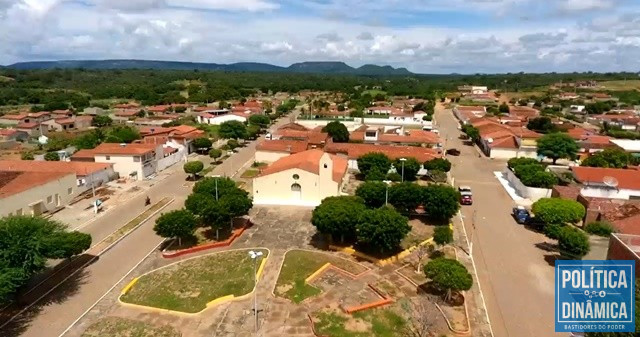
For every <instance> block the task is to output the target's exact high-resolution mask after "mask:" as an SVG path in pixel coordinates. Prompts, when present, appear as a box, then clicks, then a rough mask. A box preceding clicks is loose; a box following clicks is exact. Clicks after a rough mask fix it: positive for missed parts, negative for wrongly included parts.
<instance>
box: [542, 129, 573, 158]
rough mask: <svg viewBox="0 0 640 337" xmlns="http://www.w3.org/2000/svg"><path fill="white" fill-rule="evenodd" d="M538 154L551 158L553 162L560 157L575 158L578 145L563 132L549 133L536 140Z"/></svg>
mask: <svg viewBox="0 0 640 337" xmlns="http://www.w3.org/2000/svg"><path fill="white" fill-rule="evenodd" d="M537 143H538V155H540V156H545V157H547V158H551V159H552V160H553V163H554V164H555V163H556V161H557V160H558V159H560V158H568V159H571V160H573V159H575V158H576V155H577V154H578V150H579V149H580V147H579V146H578V143H576V141H575V140H574V139H573V138H571V137H569V135H567V134H564V133H550V134H547V135H544V136H543V137H542V138H539V139H538V140H537Z"/></svg>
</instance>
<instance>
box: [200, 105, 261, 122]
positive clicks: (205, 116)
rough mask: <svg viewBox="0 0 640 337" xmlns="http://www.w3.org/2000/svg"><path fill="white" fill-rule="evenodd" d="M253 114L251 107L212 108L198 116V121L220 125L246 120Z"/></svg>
mask: <svg viewBox="0 0 640 337" xmlns="http://www.w3.org/2000/svg"><path fill="white" fill-rule="evenodd" d="M251 115H252V112H251V110H250V109H244V108H239V109H235V110H231V111H229V110H227V109H212V110H207V111H205V112H202V113H200V114H198V115H197V116H196V119H197V121H198V123H202V124H212V125H220V124H222V123H224V122H229V121H238V122H241V123H244V122H246V121H247V120H248V119H249V117H250V116H251Z"/></svg>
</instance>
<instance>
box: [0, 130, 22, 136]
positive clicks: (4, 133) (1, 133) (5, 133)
mask: <svg viewBox="0 0 640 337" xmlns="http://www.w3.org/2000/svg"><path fill="white" fill-rule="evenodd" d="M16 132H18V130H16V129H0V136H4V137H8V136H11V135H13V134H15V133H16Z"/></svg>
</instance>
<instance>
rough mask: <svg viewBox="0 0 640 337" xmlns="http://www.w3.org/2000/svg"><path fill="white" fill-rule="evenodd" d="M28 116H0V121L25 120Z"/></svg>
mask: <svg viewBox="0 0 640 337" xmlns="http://www.w3.org/2000/svg"><path fill="white" fill-rule="evenodd" d="M28 117H29V116H27V115H4V116H0V118H2V119H9V120H16V121H19V120H23V119H25V118H28Z"/></svg>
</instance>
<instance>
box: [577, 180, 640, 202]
mask: <svg viewBox="0 0 640 337" xmlns="http://www.w3.org/2000/svg"><path fill="white" fill-rule="evenodd" d="M639 179H640V178H639ZM580 193H581V194H582V195H584V196H585V197H593V198H610V199H623V200H629V199H630V198H631V197H635V198H640V191H639V190H629V189H623V188H620V189H615V188H606V187H600V186H585V187H583V188H582V189H580Z"/></svg>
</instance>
